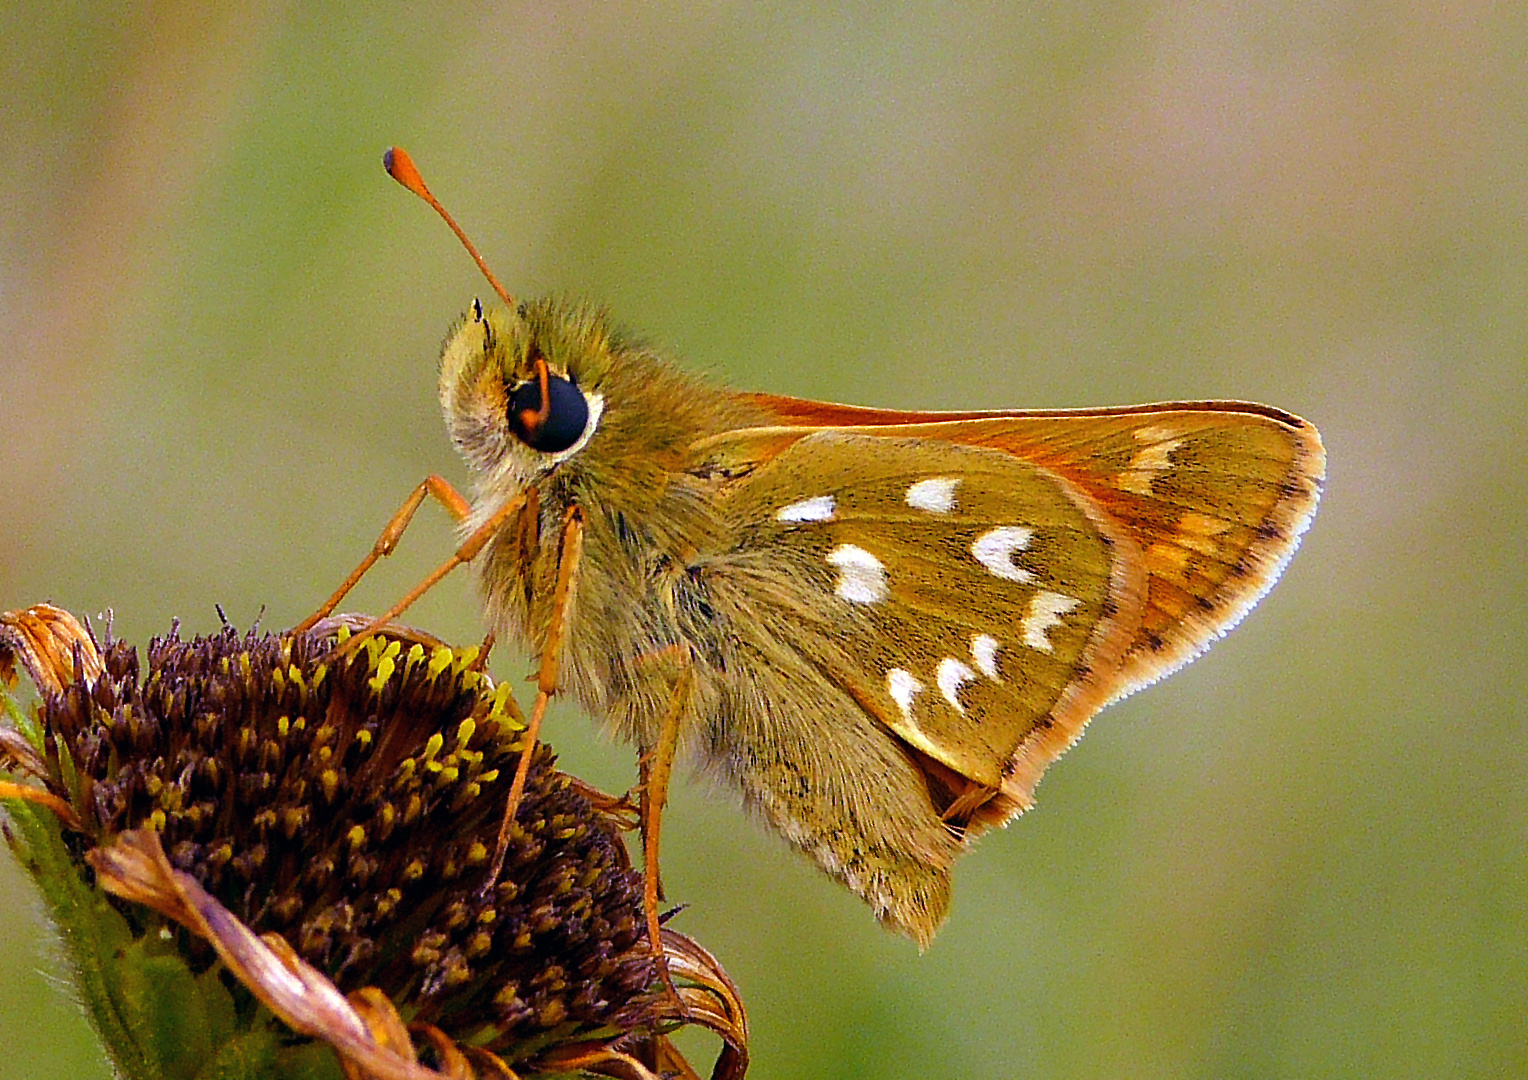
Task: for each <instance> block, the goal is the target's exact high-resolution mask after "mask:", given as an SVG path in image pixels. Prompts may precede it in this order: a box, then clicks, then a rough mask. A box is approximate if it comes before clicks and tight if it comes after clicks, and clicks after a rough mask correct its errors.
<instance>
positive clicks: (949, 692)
mask: <svg viewBox="0 0 1528 1080" xmlns="http://www.w3.org/2000/svg"><path fill="white" fill-rule="evenodd" d="M934 678H935V681H936V682H938V683H939V692H940V693H941V694H943V695H944V700H946V701H948V702H949V703H950V704H951V705H953V706H955V708H956V709H957V710H958V711H959V712H960V714H961V715H962V716H964V715H965V713H966V707H965V706H964V705H962V704H961V703H960V688H961V687H962V686H964V685H965V684H966V683H968V682H970V681H971V680H972V679H974V678H976V672H974V671H972V670H971V669H970V668H969V667H967V666H966V665H965V664H962V663H961V662H960V661H959V660H957V659H955V658H954V657H953V656H946V657H945V658H944V659H943V660H941V661H939V669H938V671H936V672H935V675H934Z"/></svg>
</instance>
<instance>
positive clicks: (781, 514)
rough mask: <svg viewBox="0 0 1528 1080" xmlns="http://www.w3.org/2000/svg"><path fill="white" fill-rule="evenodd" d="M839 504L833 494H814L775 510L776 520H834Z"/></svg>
mask: <svg viewBox="0 0 1528 1080" xmlns="http://www.w3.org/2000/svg"><path fill="white" fill-rule="evenodd" d="M835 509H837V504H836V503H835V502H834V501H833V496H831V495H813V496H812V497H811V498H810V499H802V500H801V501H800V502H793V503H791V504H790V505H789V506H782V507H780V509H778V510H776V511H775V520H776V521H832V520H833V511H834V510H835Z"/></svg>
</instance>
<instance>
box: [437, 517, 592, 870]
mask: <svg viewBox="0 0 1528 1080" xmlns="http://www.w3.org/2000/svg"><path fill="white" fill-rule="evenodd" d="M521 502H523V500H521ZM501 513H502V511H501ZM494 516H495V517H496V518H497V517H498V516H499V515H498V514H495V515H494ZM474 535H476V534H474ZM485 542H486V538H485ZM480 546H481V545H480ZM583 550H584V515H583V511H582V510H580V509H579V508H578V507H577V506H570V507H568V512H567V514H566V515H565V516H564V517H563V519H562V538H561V540H560V541H559V542H558V547H557V586H556V591H555V592H553V594H552V621H551V626H550V627H549V628H548V630H547V635H546V643H545V645H544V646H543V647H542V649H541V667H540V669H539V670H538V671H537V672H536V701H535V704H534V705H533V706H532V707H531V718H530V722H529V723H528V724H526V727H525V739H526V742H525V749H524V750H522V751H521V752H520V764H519V765H518V766H517V767H516V768H515V779H514V781H513V782H512V783H511V784H510V786H509V797H508V798H507V799H506V800H505V805H504V820H503V821H502V822H501V823H500V824H499V841H498V846H497V847H496V848H495V849H494V853H493V863H492V864H491V866H490V867H489V872H488V880H487V881H486V882H485V883H484V886H483V888H484V890H485V891H486V890H488V889H491V888H493V886H494V885H495V884H496V883H497V882H498V880H499V875H500V874H501V873H502V872H503V871H504V859H505V857H506V856H507V855H508V853H509V828H510V826H511V825H512V824H514V820H515V814H516V813H517V812H518V811H519V809H520V798H521V796H523V795H524V794H525V778H526V777H527V776H528V775H529V774H530V770H531V756H532V755H533V754H534V753H535V752H536V741H537V739H538V737H539V736H540V733H541V721H542V718H543V717H545V716H546V707H547V705H548V703H550V702H551V700H552V695H553V694H555V693H556V692H557V669H558V666H559V664H560V663H561V662H562V643H563V640H564V639H565V638H566V637H567V632H568V616H569V614H570V611H571V608H572V603H573V587H574V583H575V582H576V581H577V577H578V564H579V561H580V559H581V558H582V556H583ZM474 554H475V552H474ZM442 576H444V575H442Z"/></svg>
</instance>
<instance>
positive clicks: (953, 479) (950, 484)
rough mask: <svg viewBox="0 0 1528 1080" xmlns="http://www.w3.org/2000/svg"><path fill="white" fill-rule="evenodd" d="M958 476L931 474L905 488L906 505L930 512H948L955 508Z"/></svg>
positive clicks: (958, 483) (958, 484)
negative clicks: (925, 478)
mask: <svg viewBox="0 0 1528 1080" xmlns="http://www.w3.org/2000/svg"><path fill="white" fill-rule="evenodd" d="M958 486H960V477H958V476H931V477H929V478H928V479H927V480H919V481H918V482H917V483H916V484H914V485H912V486H911V487H909V488H908V489H907V505H908V506H911V507H912V508H913V509H914V510H923V511H925V512H927V513H930V514H948V513H949V512H950V511H951V510H954V509H955V489H956V488H957V487H958Z"/></svg>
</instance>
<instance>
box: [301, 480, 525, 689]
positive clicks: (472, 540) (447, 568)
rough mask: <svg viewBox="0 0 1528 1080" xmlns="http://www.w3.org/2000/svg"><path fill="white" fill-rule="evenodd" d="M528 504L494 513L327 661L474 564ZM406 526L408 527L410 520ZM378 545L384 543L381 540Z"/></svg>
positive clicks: (516, 502)
mask: <svg viewBox="0 0 1528 1080" xmlns="http://www.w3.org/2000/svg"><path fill="white" fill-rule="evenodd" d="M525 502H526V500H525V496H524V495H520V496H517V497H516V498H513V499H511V500H509V502H507V503H505V504H504V505H503V506H501V507H499V509H498V510H496V511H494V515H493V517H491V518H489V519H488V520H487V521H485V522H483V524H482V525H480V526H479V527H478V528H477V529H475V530H474V531H473V533H472V535H471V536H469V537H467V539H466V541H465V542H463V544H462V546H461V547H459V548H457V549H456V550H455V551H454V552H452V553H451V557H450V558H448V559H447V560H446V561H445V562H443V563H441V564H440V565H439V566H437V567H436V568H435V570H434V572H432V573H431V574H430V575H429V577H427V578H425V579H424V580H423V581H421V582H420V583H419V584H418V585H415V586H414V587H413V588H412V589H410V590H409V591H408V592H407V593H406V594H404V597H403V599H402V600H399V601H398V602H397V603H396V604H394V605H393V606H392V607H390V608H388V609H387V610H386V611H385V612H383V613H382V614H381V615H379V616H377V617H376V618H375V619H373V620H372V621H371V624H370V625H368V626H367V627H366V628H365V629H363V630H361V631H360V632H359V633H357V634H355V635H353V636H351V637H350V638H349V639H347V640H346V641H344V642H343V643H341V644H340V645H339V646H338V647H337V648H335V649H333V650H331V651H330V653H329V656H328V657H327V658H326V659H331V660H332V659H334V658H337V657H340V656H344V655H345V654H346V653H349V652H353V651H354V650H356V649H358V648H359V647H360V645H361V642H363V641H365V640H366V639H367V638H369V637H371V635H373V634H375V633H376V632H377V631H378V630H380V629H382V628H383V627H384V626H386V625H387V624H388V623H390V622H392V621H393V620H394V619H396V618H397V617H398V616H399V615H402V614H403V613H404V612H405V611H407V610H408V609H409V608H410V607H412V606H413V604H414V601H416V600H418V599H419V598H420V597H421V596H423V595H424V594H425V593H427V592H429V591H430V590H431V589H433V588H434V587H435V586H436V585H438V584H440V581H441V579H442V578H444V577H445V576H446V575H447V574H449V573H450V572H451V571H452V570H455V569H456V568H457V567H458V566H465V565H466V564H467V563H470V562H471V561H472V560H473V559H474V558H476V557H477V554H478V552H480V551H482V550H483V548H484V546H485V545H486V544H487V543H488V541H490V540H492V539H493V538H494V535H495V534H496V533H497V532H498V531H499V530H500V529H501V528H503V526H504V523H505V522H506V521H508V520H509V519H510V518H511V517H513V516H514V515H516V514H518V513H519V512H520V511H521V510H522V509H523V508H524V507H525ZM410 513H411V514H412V511H410ZM405 524H407V520H406V519H405ZM400 531H401V530H400ZM384 535H385V534H384ZM378 543H379V544H380V541H379V542H378ZM384 554H385V552H384ZM371 562H373V563H374V562H376V559H372V560H371ZM370 565H371V563H367V562H366V561H365V560H362V568H358V569H361V572H364V568H369V567H370ZM339 595H340V596H343V595H344V593H343V592H341V593H340V594H339ZM334 602H335V603H338V600H335V601H334ZM324 614H326V612H324V609H323V608H320V609H319V614H318V617H319V618H322V617H323V615H324ZM304 625H306V624H304ZM298 629H299V630H301V629H302V627H299V628H298ZM544 708H545V706H543V709H544Z"/></svg>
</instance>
